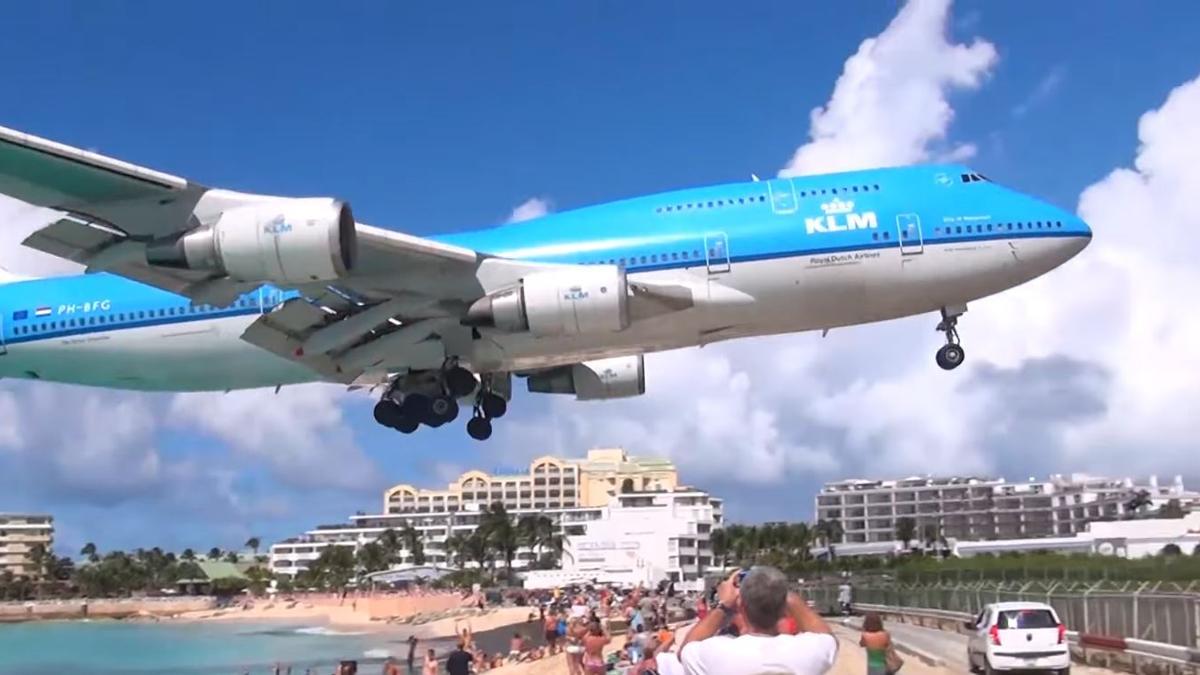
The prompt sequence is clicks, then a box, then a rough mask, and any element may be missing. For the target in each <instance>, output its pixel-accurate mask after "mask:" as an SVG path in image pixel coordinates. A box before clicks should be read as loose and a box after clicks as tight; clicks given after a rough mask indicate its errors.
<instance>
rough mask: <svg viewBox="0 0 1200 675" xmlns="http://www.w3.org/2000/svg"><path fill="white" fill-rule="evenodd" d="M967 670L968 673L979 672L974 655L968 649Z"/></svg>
mask: <svg viewBox="0 0 1200 675" xmlns="http://www.w3.org/2000/svg"><path fill="white" fill-rule="evenodd" d="M967 672H969V673H978V672H979V667H978V666H976V665H975V655H974V654H972V653H971V650H970V649H968V650H967Z"/></svg>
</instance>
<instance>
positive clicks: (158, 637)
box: [0, 621, 445, 675]
mask: <svg viewBox="0 0 1200 675" xmlns="http://www.w3.org/2000/svg"><path fill="white" fill-rule="evenodd" d="M420 647H421V648H422V649H424V648H425V647H434V648H436V649H438V652H439V653H441V652H442V651H443V649H444V647H445V644H444V643H441V642H434V643H430V644H428V645H427V644H424V643H422V644H421V645H420ZM420 653H422V652H421V650H418V654H420ZM407 654H408V646H407V644H406V643H405V642H404V636H403V635H402V634H399V633H396V632H388V633H367V632H363V633H356V632H354V631H352V630H334V629H329V628H326V627H322V626H313V625H311V624H310V625H299V624H282V623H269V624H268V623H242V622H204V623H138V622H122V621H70V622H67V621H64V622H46V623H22V624H0V675H63V674H64V673H69V674H71V675H118V674H120V675H125V674H132V675H218V674H219V675H243V674H244V673H250V674H251V675H268V674H270V673H272V672H273V668H274V666H275V664H276V663H281V664H285V665H290V666H291V668H292V670H291V672H292V673H293V675H304V674H305V671H306V669H310V668H311V669H312V673H313V675H329V674H330V673H332V672H333V670H334V667H335V665H336V664H337V662H338V661H339V660H341V659H356V660H358V662H359V666H360V667H359V673H361V674H363V675H366V674H368V673H370V674H372V675H373V674H374V673H377V672H380V670H381V668H379V667H377V666H375V665H374V664H380V663H382V662H383V660H384V659H385V658H387V657H388V656H389V655H390V656H395V657H398V658H400V659H401V661H403V658H404V657H405V656H407ZM419 663H420V659H418V664H419ZM283 672H285V673H286V672H287V671H286V667H285V669H284V670H283Z"/></svg>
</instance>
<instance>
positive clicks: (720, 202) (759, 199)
mask: <svg viewBox="0 0 1200 675" xmlns="http://www.w3.org/2000/svg"><path fill="white" fill-rule="evenodd" d="M839 190H840V191H841V194H846V193H849V192H871V191H876V192H877V191H878V190H879V186H878V185H862V186H859V185H851V186H850V187H841V188H836V187H835V188H821V189H813V190H801V191H800V192H798V193H796V194H798V195H799V196H801V197H808V196H812V197H817V196H819V195H825V194H831V195H836V194H839ZM766 201H767V196H766V195H751V196H749V197H737V198H734V197H730V198H728V199H713V200H709V201H701V202H686V203H683V204H670V205H668V206H659V207H657V208H655V209H654V212H655V213H671V212H674V211H689V210H691V209H713V208H718V207H722V206H737V205H745V204H757V203H763V202H766Z"/></svg>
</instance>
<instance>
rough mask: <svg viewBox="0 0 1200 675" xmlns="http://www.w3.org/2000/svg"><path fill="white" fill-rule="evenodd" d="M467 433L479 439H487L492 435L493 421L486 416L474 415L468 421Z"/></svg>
mask: <svg viewBox="0 0 1200 675" xmlns="http://www.w3.org/2000/svg"><path fill="white" fill-rule="evenodd" d="M467 434H468V435H469V436H470V437H471V438H474V439H475V440H477V441H486V440H487V439H489V438H491V436H492V421H491V420H489V419H488V418H486V417H472V418H471V421H470V422H467Z"/></svg>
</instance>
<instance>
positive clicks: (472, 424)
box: [374, 363, 508, 440]
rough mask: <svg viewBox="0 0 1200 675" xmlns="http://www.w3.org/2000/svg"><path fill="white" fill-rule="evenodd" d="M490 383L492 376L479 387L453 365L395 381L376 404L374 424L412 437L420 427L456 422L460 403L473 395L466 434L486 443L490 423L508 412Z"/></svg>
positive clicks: (478, 383) (458, 367) (416, 373)
mask: <svg viewBox="0 0 1200 675" xmlns="http://www.w3.org/2000/svg"><path fill="white" fill-rule="evenodd" d="M492 381H493V377H492V376H486V377H484V378H483V382H482V383H480V382H479V381H477V380H476V378H475V375H474V374H473V373H472V372H471V371H469V370H467V369H466V368H463V367H462V366H459V365H457V364H456V363H448V364H447V366H446V367H444V368H442V369H440V370H431V371H420V372H414V373H409V374H408V375H405V376H401V377H397V378H396V379H395V380H394V381H393V382H392V383H391V385H390V386H389V387H388V388H387V390H386V391H385V392H384V393H383V396H382V397H380V399H379V402H378V403H376V404H375V411H374V414H375V421H376V422H378V423H379V424H382V425H383V426H385V427H391V428H392V429H395V430H397V431H399V432H400V433H403V434H411V433H412V432H414V431H416V430H417V428H418V427H420V426H421V425H422V424H424V425H425V426H427V427H433V428H437V427H440V426H442V425H443V424H446V423H447V422H453V421H454V420H455V419H457V418H458V414H459V412H460V408H459V404H458V401H459V399H462V398H466V397H468V396H470V395H471V394H472V393H474V394H475V402H474V406H473V410H472V415H471V420H470V421H469V422H468V423H467V433H469V434H470V435H471V438H474V439H477V440H485V439H487V438H488V437H489V436H491V435H492V424H491V420H493V419H496V418H499V417H503V416H504V413H505V411H506V410H507V408H508V402H507V401H506V399H505V398H504V396H502V395H500V394H498V393H496V392H495V391H494V390H493V387H492Z"/></svg>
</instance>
